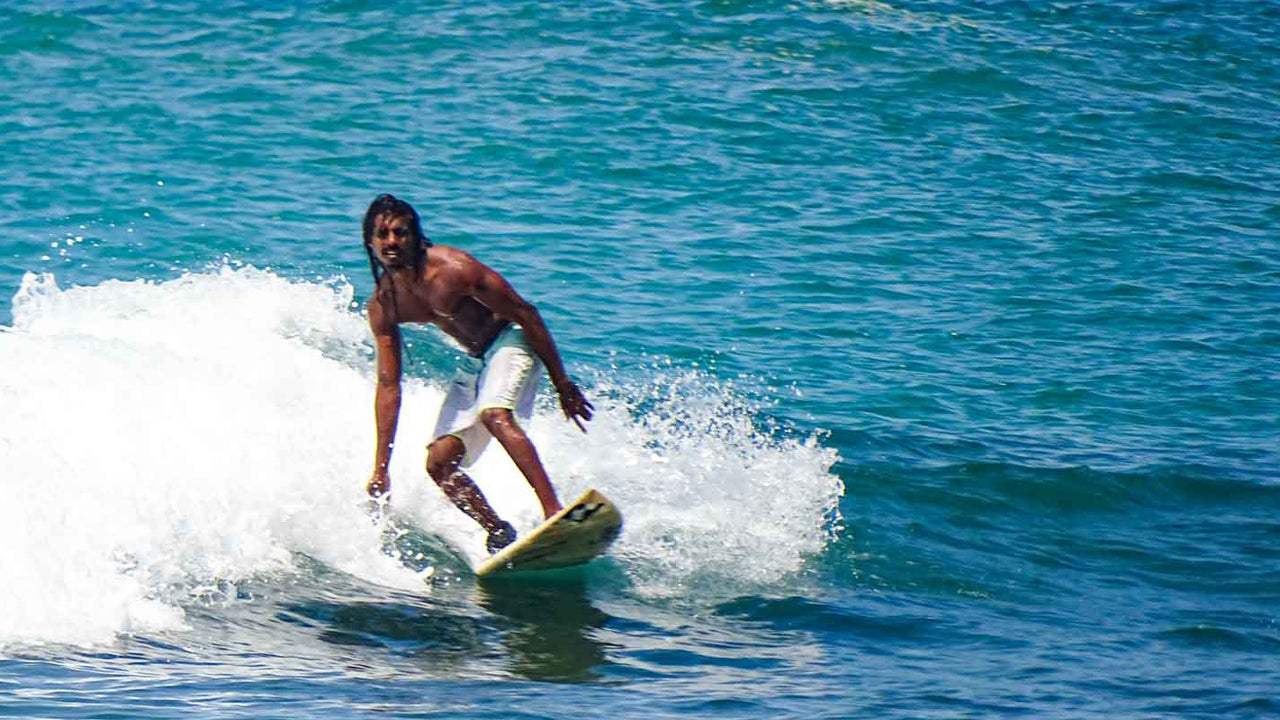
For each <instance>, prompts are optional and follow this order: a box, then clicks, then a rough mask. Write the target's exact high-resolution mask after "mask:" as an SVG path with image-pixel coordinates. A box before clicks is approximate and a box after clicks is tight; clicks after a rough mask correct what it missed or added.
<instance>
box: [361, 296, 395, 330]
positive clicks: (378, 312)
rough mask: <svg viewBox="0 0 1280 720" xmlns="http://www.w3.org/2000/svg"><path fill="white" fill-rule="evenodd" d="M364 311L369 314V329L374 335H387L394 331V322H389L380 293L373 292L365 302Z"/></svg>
mask: <svg viewBox="0 0 1280 720" xmlns="http://www.w3.org/2000/svg"><path fill="white" fill-rule="evenodd" d="M365 311H366V313H367V314H368V316H369V329H370V330H372V331H373V334H374V335H375V336H387V335H392V334H394V333H395V330H396V328H395V324H394V323H392V322H391V318H390V316H389V315H388V314H387V309H386V307H385V306H384V305H383V304H382V297H381V293H378V292H375V293H373V295H371V296H370V297H369V302H367V303H365Z"/></svg>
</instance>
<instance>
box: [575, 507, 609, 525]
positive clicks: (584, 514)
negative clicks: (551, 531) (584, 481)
mask: <svg viewBox="0 0 1280 720" xmlns="http://www.w3.org/2000/svg"><path fill="white" fill-rule="evenodd" d="M602 507H604V503H583V504H581V505H579V506H577V507H575V508H573V509H572V510H570V511H569V513H568V514H567V515H565V518H566V519H568V520H570V521H572V522H576V523H580V522H584V521H586V519H587V518H589V517H591V516H592V515H595V514H596V511H597V510H599V509H600V508H602Z"/></svg>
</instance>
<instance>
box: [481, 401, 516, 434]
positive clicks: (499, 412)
mask: <svg viewBox="0 0 1280 720" xmlns="http://www.w3.org/2000/svg"><path fill="white" fill-rule="evenodd" d="M480 422H481V423H484V427H485V429H486V430H488V431H489V432H490V433H492V434H494V435H497V434H499V433H501V432H503V431H504V430H508V429H510V428H519V427H520V426H519V425H517V424H516V421H515V417H514V416H513V415H512V413H511V411H510V410H508V409H507V408H501V407H494V408H485V409H484V410H481V411H480Z"/></svg>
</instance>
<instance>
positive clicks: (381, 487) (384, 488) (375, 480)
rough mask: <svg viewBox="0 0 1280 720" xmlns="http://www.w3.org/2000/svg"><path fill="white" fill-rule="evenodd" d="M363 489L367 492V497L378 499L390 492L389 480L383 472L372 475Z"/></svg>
mask: <svg viewBox="0 0 1280 720" xmlns="http://www.w3.org/2000/svg"><path fill="white" fill-rule="evenodd" d="M365 489H366V490H367V491H368V492H369V497H371V498H374V499H377V498H380V497H382V496H383V495H386V494H387V493H389V492H391V478H390V477H389V476H388V475H387V474H386V473H385V472H380V473H374V475H373V477H371V478H369V484H368V485H366V486H365Z"/></svg>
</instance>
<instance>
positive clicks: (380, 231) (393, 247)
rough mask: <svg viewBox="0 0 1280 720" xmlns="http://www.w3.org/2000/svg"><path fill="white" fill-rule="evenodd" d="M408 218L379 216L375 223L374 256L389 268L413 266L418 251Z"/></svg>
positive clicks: (371, 242)
mask: <svg viewBox="0 0 1280 720" xmlns="http://www.w3.org/2000/svg"><path fill="white" fill-rule="evenodd" d="M409 223H410V220H409V218H407V217H393V216H389V215H379V216H378V218H377V219H376V220H374V222H373V238H372V239H371V240H370V244H371V245H372V246H373V254H374V256H375V257H377V258H378V260H379V261H381V262H382V264H383V265H385V266H387V267H389V268H397V267H407V266H409V265H412V264H413V260H414V253H416V252H417V251H418V248H417V240H416V238H414V237H413V230H412V229H411V227H410V224H409Z"/></svg>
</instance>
